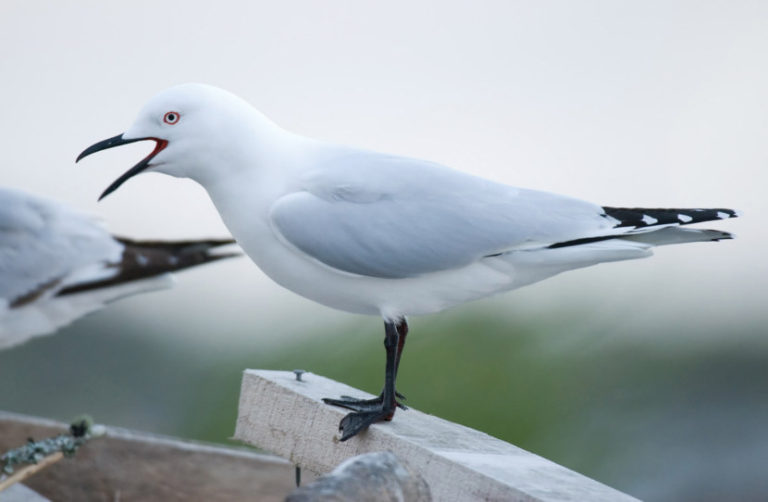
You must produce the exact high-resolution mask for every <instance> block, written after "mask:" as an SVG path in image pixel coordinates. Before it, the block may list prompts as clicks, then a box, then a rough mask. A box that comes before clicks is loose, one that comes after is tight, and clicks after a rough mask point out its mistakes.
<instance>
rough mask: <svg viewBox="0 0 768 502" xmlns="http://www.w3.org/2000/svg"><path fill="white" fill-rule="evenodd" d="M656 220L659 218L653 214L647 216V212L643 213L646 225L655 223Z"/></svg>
mask: <svg viewBox="0 0 768 502" xmlns="http://www.w3.org/2000/svg"><path fill="white" fill-rule="evenodd" d="M658 222H659V220H657V219H656V218H654V217H653V216H648V215H647V214H644V215H643V223H645V224H646V225H655V224H656V223H658Z"/></svg>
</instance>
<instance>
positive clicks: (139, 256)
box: [136, 254, 149, 267]
mask: <svg viewBox="0 0 768 502" xmlns="http://www.w3.org/2000/svg"><path fill="white" fill-rule="evenodd" d="M136 263H138V264H139V265H141V266H142V267H144V266H146V265H147V263H149V258H147V257H146V256H144V255H143V254H137V255H136Z"/></svg>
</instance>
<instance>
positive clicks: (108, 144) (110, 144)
mask: <svg viewBox="0 0 768 502" xmlns="http://www.w3.org/2000/svg"><path fill="white" fill-rule="evenodd" d="M150 139H151V140H152V141H154V142H155V143H156V144H155V149H154V150H152V152H151V153H150V154H149V155H147V156H146V157H144V158H143V159H142V160H141V161H140V162H139V163H138V164H136V165H135V166H133V167H132V168H130V169H129V170H128V171H126V172H125V173H124V174H123V175H122V176H120V177H119V178H117V179H116V180H115V181H113V182H112V184H111V185H109V186H108V187H107V189H106V190H104V192H103V193H102V194H101V196H99V200H101V199H103V198H104V197H106V196H107V195H109V194H111V193H112V192H114V191H115V190H117V189H118V187H120V185H122V184H123V183H125V182H126V181H128V179H129V178H132V177H134V176H136V175H137V174H139V173H140V172H142V171H143V170H144V169H146V168H147V167H149V162H150V161H151V160H152V159H153V158H154V157H155V155H157V154H158V153H160V152H161V151H162V150H163V148H165V147H166V146H168V141H166V140H164V139H158V138H133V139H124V138H123V135H122V134H118V135H117V136H115V137H112V138H109V139H105V140H104V141H99V142H98V143H96V144H94V145H91V146H89V147H88V148H86V149H85V150H83V152H82V153H81V154H80V155H78V156H77V160H75V162H79V161H80V159H83V158H85V157H87V156H89V155H90V154H92V153H96V152H100V151H102V150H106V149H107V148H114V147H116V146H120V145H127V144H128V143H135V142H137V141H145V140H150Z"/></svg>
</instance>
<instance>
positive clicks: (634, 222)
mask: <svg viewBox="0 0 768 502" xmlns="http://www.w3.org/2000/svg"><path fill="white" fill-rule="evenodd" d="M603 211H604V213H603V216H605V217H608V218H613V219H615V220H616V221H618V223H617V224H616V225H614V226H615V227H616V228H620V227H634V228H644V227H653V226H658V225H690V224H693V223H701V222H704V221H716V220H727V219H730V218H738V217H739V216H740V213H739V211H736V210H734V209H726V208H711V209H704V208H693V209H691V208H685V209H682V208H642V207H609V206H604V207H603Z"/></svg>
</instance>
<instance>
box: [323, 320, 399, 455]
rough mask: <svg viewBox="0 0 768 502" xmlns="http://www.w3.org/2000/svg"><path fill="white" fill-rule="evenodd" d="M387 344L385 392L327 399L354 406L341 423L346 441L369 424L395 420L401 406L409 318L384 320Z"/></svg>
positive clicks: (385, 342) (335, 403)
mask: <svg viewBox="0 0 768 502" xmlns="http://www.w3.org/2000/svg"><path fill="white" fill-rule="evenodd" d="M384 331H385V336H384V348H385V349H386V351H387V364H386V368H385V372H384V389H383V390H382V391H381V395H380V396H379V397H378V398H374V399H354V398H350V397H347V396H342V398H341V399H328V398H326V399H323V401H324V402H325V403H327V404H332V405H335V406H343V407H344V408H348V409H351V410H354V412H353V413H350V414H348V415H347V416H345V417H344V418H343V419H342V420H341V423H340V424H339V430H340V431H341V433H342V434H341V440H342V441H346V440H347V439H349V438H351V437H352V436H354V435H355V434H357V433H358V432H360V431H362V430H364V429H366V428H368V426H369V425H371V424H372V423H375V422H380V421H382V420H392V417H393V416H394V414H395V410H396V409H397V406H401V407H403V408H404V406H402V405H400V404H399V403H398V402H397V392H396V391H395V380H396V379H397V369H398V366H399V365H400V356H401V355H402V352H403V346H404V344H405V337H406V336H407V334H408V324H407V323H406V321H405V319H402V320H400V321H398V322H397V323H395V322H391V321H385V323H384Z"/></svg>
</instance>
